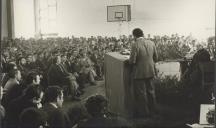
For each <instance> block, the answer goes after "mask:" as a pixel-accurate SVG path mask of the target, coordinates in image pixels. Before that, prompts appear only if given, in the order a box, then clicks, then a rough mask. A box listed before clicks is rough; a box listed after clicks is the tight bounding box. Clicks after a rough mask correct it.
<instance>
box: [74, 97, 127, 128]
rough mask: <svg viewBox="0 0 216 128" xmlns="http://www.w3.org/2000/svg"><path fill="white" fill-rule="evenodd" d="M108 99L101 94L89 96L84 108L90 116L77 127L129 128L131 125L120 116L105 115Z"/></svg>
mask: <svg viewBox="0 0 216 128" xmlns="http://www.w3.org/2000/svg"><path fill="white" fill-rule="evenodd" d="M107 105H108V101H107V100H106V99H105V98H104V97H103V96H101V95H95V96H91V97H90V98H88V99H87V101H86V104H85V106H86V109H87V111H88V113H89V114H90V116H91V117H90V118H89V119H88V120H87V121H85V122H83V123H81V124H80V125H79V126H78V128H129V127H131V126H130V124H129V123H128V122H126V121H125V120H124V119H123V118H121V117H108V116H107Z"/></svg>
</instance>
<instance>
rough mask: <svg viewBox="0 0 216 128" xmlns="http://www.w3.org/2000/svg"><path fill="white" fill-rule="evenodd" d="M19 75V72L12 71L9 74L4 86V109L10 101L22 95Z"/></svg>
mask: <svg viewBox="0 0 216 128" xmlns="http://www.w3.org/2000/svg"><path fill="white" fill-rule="evenodd" d="M20 80H21V73H20V70H17V69H14V70H11V71H10V72H9V80H8V81H7V83H6V84H5V86H4V93H5V95H4V96H3V99H2V104H3V105H4V107H5V108H7V105H8V103H9V102H10V101H12V100H13V99H14V98H16V97H18V96H20V95H21V94H22V89H23V88H22V85H21V84H20Z"/></svg>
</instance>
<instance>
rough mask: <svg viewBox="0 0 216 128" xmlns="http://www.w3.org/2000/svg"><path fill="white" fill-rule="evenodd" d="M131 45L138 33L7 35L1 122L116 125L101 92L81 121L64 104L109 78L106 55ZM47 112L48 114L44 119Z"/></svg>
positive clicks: (10, 125) (34, 125) (8, 125)
mask: <svg viewBox="0 0 216 128" xmlns="http://www.w3.org/2000/svg"><path fill="white" fill-rule="evenodd" d="M148 39H150V40H153V41H154V42H155V43H156V45H157V43H158V41H159V42H163V43H164V42H166V41H167V39H165V37H161V38H156V37H155V38H150V37H148ZM176 40H180V39H179V38H177V37H169V39H168V43H170V42H169V41H171V42H175V41H176ZM131 43H133V38H132V36H129V37H126V36H122V37H121V39H117V38H115V37H111V38H109V37H91V38H84V37H80V38H76V37H72V38H52V39H51V38H47V39H38V40H36V39H28V40H25V39H23V38H20V39H14V40H10V39H4V40H3V46H2V47H3V51H2V55H1V59H2V60H1V62H2V63H1V65H0V68H1V71H2V72H3V74H1V79H0V80H1V92H0V100H1V105H0V120H3V121H1V122H0V125H1V126H4V127H5V128H13V127H14V128H18V127H19V128H25V127H26V128H27V127H32V128H38V127H40V126H43V127H51V128H55V127H61V128H67V127H72V126H73V125H75V124H77V127H87V125H89V124H91V123H92V122H94V121H97V120H102V121H103V123H104V124H98V125H105V124H106V123H107V122H114V123H113V124H115V123H116V120H109V119H108V118H106V117H105V116H104V113H103V112H104V107H103V106H102V107H101V106H100V104H101V105H104V104H106V100H105V99H103V97H101V96H96V97H93V98H90V99H89V100H88V101H87V103H86V107H87V110H88V113H89V114H90V116H89V117H90V118H89V117H88V120H87V121H84V122H82V123H81V124H79V123H80V122H79V119H78V117H76V118H75V120H73V119H74V115H73V114H72V115H71V114H69V116H68V115H67V114H65V113H64V112H63V111H62V109H61V107H62V103H63V99H64V96H67V97H70V98H71V100H72V101H79V100H80V99H79V96H80V95H82V94H83V93H84V91H83V89H84V88H85V87H86V86H93V85H96V84H97V82H96V81H97V80H103V78H104V56H105V54H106V53H107V52H119V51H121V50H123V49H130V46H131ZM2 95H3V96H2ZM63 95H64V96H63ZM98 107H99V108H98ZM78 110H79V111H80V109H78ZM75 113H76V112H75ZM78 113H79V112H78ZM31 115H34V116H31ZM41 115H46V116H43V117H45V118H44V119H42V118H41V117H42V116H41ZM33 120H34V121H33ZM2 122H3V123H2ZM30 122H31V123H30ZM117 122H118V121H117ZM59 125H60V126H59ZM95 127H96V126H95Z"/></svg>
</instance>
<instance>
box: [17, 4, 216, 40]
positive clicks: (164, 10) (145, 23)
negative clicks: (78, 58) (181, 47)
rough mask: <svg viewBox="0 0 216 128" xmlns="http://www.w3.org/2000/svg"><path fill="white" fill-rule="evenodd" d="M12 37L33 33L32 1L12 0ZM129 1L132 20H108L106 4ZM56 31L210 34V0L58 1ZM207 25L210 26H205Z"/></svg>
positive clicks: (212, 24) (212, 14)
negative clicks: (133, 30)
mask: <svg viewBox="0 0 216 128" xmlns="http://www.w3.org/2000/svg"><path fill="white" fill-rule="evenodd" d="M14 1H15V2H14V4H15V10H16V12H15V31H16V36H17V37H19V36H24V37H30V36H33V35H34V17H33V14H34V13H33V0H14ZM128 3H129V4H131V5H132V21H131V22H129V23H123V24H122V26H121V31H120V29H119V24H118V23H110V22H109V23H108V22H107V19H106V13H107V12H106V6H107V5H113V4H128ZM57 18H58V21H57V26H58V28H57V30H58V33H59V35H60V36H71V35H75V36H91V35H107V36H118V35H119V34H120V33H121V34H129V33H131V30H132V29H133V28H135V27H141V28H143V30H144V32H145V33H146V34H148V33H150V34H159V35H164V34H167V35H170V34H172V33H179V34H180V35H189V34H190V33H192V35H193V36H194V37H196V38H198V39H205V38H207V37H208V36H212V35H214V27H215V1H214V0H58V17H57ZM209 28H210V29H209Z"/></svg>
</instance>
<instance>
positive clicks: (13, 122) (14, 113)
mask: <svg viewBox="0 0 216 128" xmlns="http://www.w3.org/2000/svg"><path fill="white" fill-rule="evenodd" d="M43 94H44V93H43V92H42V89H41V88H40V86H39V85H30V86H28V87H27V88H26V89H25V90H24V91H23V95H21V96H19V97H17V98H16V99H14V100H12V101H11V102H10V103H9V105H8V108H7V109H6V112H7V115H6V121H7V123H6V124H7V127H9V128H17V126H18V121H19V115H20V114H21V112H22V111H23V110H25V109H26V108H30V107H34V108H41V107H42V104H41V100H42V98H43Z"/></svg>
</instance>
